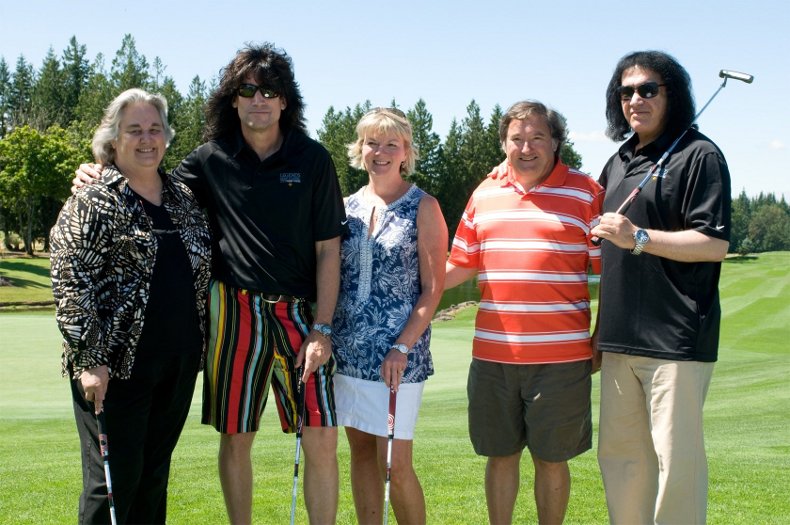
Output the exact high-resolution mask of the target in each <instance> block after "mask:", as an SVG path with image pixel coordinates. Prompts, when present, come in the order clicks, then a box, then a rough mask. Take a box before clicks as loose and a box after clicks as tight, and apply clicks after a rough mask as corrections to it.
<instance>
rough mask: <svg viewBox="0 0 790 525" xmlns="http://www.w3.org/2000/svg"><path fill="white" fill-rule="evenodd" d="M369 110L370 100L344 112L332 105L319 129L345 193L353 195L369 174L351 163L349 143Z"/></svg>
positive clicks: (353, 138)
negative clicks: (358, 124)
mask: <svg viewBox="0 0 790 525" xmlns="http://www.w3.org/2000/svg"><path fill="white" fill-rule="evenodd" d="M368 111H370V101H369V100H366V101H365V103H364V104H362V105H359V104H357V105H356V106H354V109H353V110H352V109H351V108H349V107H347V108H346V109H345V111H342V112H341V111H336V110H335V108H334V107H332V106H330V107H329V109H328V110H327V112H326V114H325V115H324V118H323V120H322V121H321V127H320V128H319V129H318V140H319V142H321V144H323V146H324V147H325V148H326V149H327V151H328V152H329V155H330V156H331V157H332V162H333V163H334V164H335V170H337V178H338V181H339V182H340V191H341V192H342V193H343V195H351V194H352V193H354V192H355V191H357V190H358V189H359V188H361V187H362V186H364V185H365V183H366V182H367V177H368V176H367V173H366V172H365V171H364V170H358V169H355V168H352V167H351V166H350V165H349V160H348V145H349V144H351V143H352V142H354V141H355V140H356V138H357V133H356V128H357V123H358V122H359V119H361V118H362V116H363V115H364V114H365V113H367V112H368Z"/></svg>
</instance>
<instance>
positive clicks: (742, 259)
mask: <svg viewBox="0 0 790 525" xmlns="http://www.w3.org/2000/svg"><path fill="white" fill-rule="evenodd" d="M757 259H759V257H758V256H756V255H737V256H735V257H727V258H726V259H724V262H725V263H727V264H747V263H753V262H754V261H756V260H757Z"/></svg>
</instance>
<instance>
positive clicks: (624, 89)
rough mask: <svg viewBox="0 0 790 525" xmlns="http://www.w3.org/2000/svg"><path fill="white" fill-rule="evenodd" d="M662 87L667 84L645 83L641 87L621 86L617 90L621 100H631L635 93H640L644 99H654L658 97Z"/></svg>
mask: <svg viewBox="0 0 790 525" xmlns="http://www.w3.org/2000/svg"><path fill="white" fill-rule="evenodd" d="M661 86H666V84H659V83H658V82H645V83H644V84H642V85H641V86H636V87H634V86H620V87H618V88H617V94H618V95H620V100H631V97H633V96H634V92H636V93H639V96H640V97H642V98H653V97H655V96H656V95H658V91H659V89H658V88H660V87H661Z"/></svg>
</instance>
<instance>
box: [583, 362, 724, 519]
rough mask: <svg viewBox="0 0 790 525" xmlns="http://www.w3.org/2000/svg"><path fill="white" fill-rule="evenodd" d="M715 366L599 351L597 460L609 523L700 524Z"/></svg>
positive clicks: (705, 494)
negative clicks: (705, 411)
mask: <svg viewBox="0 0 790 525" xmlns="http://www.w3.org/2000/svg"><path fill="white" fill-rule="evenodd" d="M712 374H713V363H702V362H697V361H668V360H663V359H653V358H648V357H636V356H628V355H624V354H616V353H612V352H604V354H603V362H602V365H601V417H600V431H599V438H598V463H599V465H600V467H601V474H602V475H603V482H604V488H605V489H606V503H607V506H608V508H609V520H610V522H611V523H613V524H640V523H705V513H706V507H707V496H708V465H707V459H706V457H705V444H704V438H703V430H702V407H703V405H704V403H705V396H706V395H707V392H708V385H709V384H710V379H711V375H712Z"/></svg>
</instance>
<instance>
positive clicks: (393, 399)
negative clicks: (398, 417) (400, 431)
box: [387, 390, 398, 436]
mask: <svg viewBox="0 0 790 525" xmlns="http://www.w3.org/2000/svg"><path fill="white" fill-rule="evenodd" d="M397 400H398V394H397V393H396V392H395V391H393V390H390V406H389V413H388V414H387V431H388V433H389V435H390V436H394V435H395V404H396V403H397Z"/></svg>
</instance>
